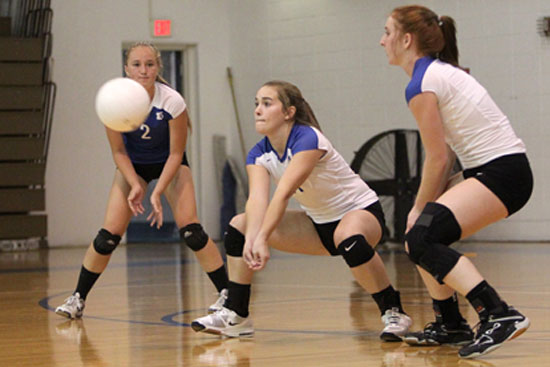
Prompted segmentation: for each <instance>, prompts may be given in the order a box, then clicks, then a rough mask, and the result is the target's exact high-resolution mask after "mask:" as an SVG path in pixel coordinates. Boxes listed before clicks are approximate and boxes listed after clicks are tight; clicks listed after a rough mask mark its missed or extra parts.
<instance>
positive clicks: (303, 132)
mask: <svg viewBox="0 0 550 367" xmlns="http://www.w3.org/2000/svg"><path fill="white" fill-rule="evenodd" d="M315 149H319V150H323V151H324V152H325V153H324V154H323V156H322V157H321V159H320V160H319V161H318V162H317V164H316V165H315V167H314V168H313V171H312V172H311V173H310V175H309V176H308V178H307V179H306V180H305V181H304V183H303V184H302V185H301V186H300V187H299V188H298V190H297V191H296V192H295V193H294V195H293V197H294V198H295V199H296V200H297V201H298V202H299V203H300V206H301V207H302V209H304V210H305V211H306V213H307V214H308V215H309V216H310V217H311V218H312V219H313V221H314V222H315V223H318V224H321V223H328V222H334V221H337V220H340V219H342V217H343V216H344V214H346V213H347V212H349V211H351V210H356V209H363V208H366V207H367V206H369V205H370V204H372V203H374V202H376V201H377V200H378V196H377V195H376V193H375V192H374V191H373V190H371V189H370V188H369V187H368V186H367V184H366V183H365V181H363V180H362V179H361V178H360V177H359V176H358V175H357V174H356V173H355V172H353V170H352V169H351V168H350V166H349V165H348V164H347V163H346V161H345V160H344V158H343V157H342V156H341V155H340V153H338V152H337V151H336V150H335V149H334V148H333V147H332V145H331V143H330V142H329V141H328V139H327V138H326V137H325V136H324V135H323V134H322V133H321V132H320V131H319V130H317V129H316V128H314V127H311V126H306V125H300V124H294V126H293V127H292V130H291V131H290V135H289V137H288V140H287V143H286V149H285V152H284V154H283V156H282V157H279V156H278V154H277V152H276V151H275V149H273V147H272V146H271V143H270V142H269V139H268V138H267V137H265V138H263V139H262V140H261V141H260V142H259V143H258V144H256V145H255V146H254V147H253V148H252V149H251V150H250V152H249V153H248V158H247V159H246V164H255V165H260V166H263V167H264V168H265V169H267V171H268V172H269V174H270V175H271V177H273V179H274V180H275V182H278V181H279V180H280V179H281V177H282V176H283V174H284V171H285V169H286V168H287V167H288V165H289V164H290V161H291V160H292V157H293V156H294V155H295V154H297V153H299V152H302V151H306V150H315Z"/></svg>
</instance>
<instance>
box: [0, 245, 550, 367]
mask: <svg viewBox="0 0 550 367" xmlns="http://www.w3.org/2000/svg"><path fill="white" fill-rule="evenodd" d="M455 248H457V249H458V250H459V251H461V252H463V253H465V254H466V255H467V256H469V257H470V258H471V259H472V260H473V261H474V263H475V264H476V265H478V267H479V269H480V270H481V272H482V274H483V275H484V276H485V277H486V278H487V280H488V281H489V282H490V283H491V284H492V285H494V286H495V287H496V289H497V290H498V291H499V293H500V295H501V296H502V297H503V298H504V299H505V300H506V301H508V303H509V304H511V305H514V306H516V307H517V308H518V309H519V310H520V311H521V312H523V313H524V314H526V315H527V316H528V317H529V318H530V320H531V328H530V329H529V330H528V331H527V332H526V333H525V334H523V335H522V336H521V337H519V338H518V339H515V340H513V341H511V342H507V343H505V344H504V345H503V346H502V347H501V348H500V349H497V350H496V351H494V352H492V353H490V354H488V355H486V356H484V357H482V358H480V359H476V360H461V359H459V358H458V356H457V349H456V348H452V347H410V346H407V345H406V344H404V343H383V342H381V341H380V340H379V338H378V333H379V331H380V330H381V329H382V322H381V320H380V314H379V312H378V310H377V307H376V305H375V303H374V301H373V300H372V298H371V297H370V296H369V295H368V294H366V293H365V292H364V291H363V290H362V289H361V288H359V287H358V286H357V285H356V283H355V282H354V281H353V278H352V276H351V274H350V272H349V270H348V268H347V266H346V265H345V263H344V262H343V260H342V259H340V258H330V257H316V256H302V255H293V254H286V253H281V252H275V251H273V253H272V255H273V256H272V258H271V260H270V262H269V264H268V266H267V268H266V269H265V270H264V271H262V272H260V273H258V274H257V275H256V277H255V279H254V284H253V287H252V298H251V316H252V318H253V320H254V327H255V331H256V334H255V336H254V337H253V338H248V339H222V338H220V337H217V336H214V335H209V334H203V333H195V332H194V331H193V330H192V329H191V328H190V327H189V324H190V323H191V321H192V320H193V319H194V318H196V317H200V316H203V315H204V314H205V311H206V308H207V306H208V305H209V304H210V303H212V302H213V301H214V300H215V299H216V294H215V290H214V288H213V286H212V285H211V283H210V282H209V280H208V278H207V276H206V275H205V274H204V273H203V272H202V270H201V268H200V266H199V265H198V263H197V262H196V261H195V257H194V256H193V254H192V253H191V251H190V250H188V249H187V248H185V247H183V246H181V245H179V244H170V243H157V244H141V245H137V244H134V245H126V246H120V247H119V248H118V249H117V251H116V252H115V253H114V255H113V257H112V259H111V262H110V264H109V266H108V267H107V270H106V271H105V272H104V274H103V275H102V276H101V278H100V279H99V280H98V282H97V284H96V286H95V287H94V289H93V290H92V292H91V293H90V294H89V295H88V299H87V303H86V309H85V311H84V317H83V318H82V319H80V320H73V321H70V320H67V319H64V318H62V317H60V316H58V315H56V314H55V313H54V312H53V310H54V308H55V307H56V306H57V305H59V304H61V303H62V302H63V300H64V299H65V298H66V297H67V296H69V295H70V294H71V292H72V291H73V288H74V286H75V284H76V280H77V276H78V272H79V269H80V266H81V261H82V258H83V256H84V252H85V250H86V249H85V248H83V247H79V248H62V249H50V250H37V251H29V252H4V253H0V284H1V287H0V310H2V312H1V313H0V329H1V330H2V332H1V333H0V345H2V348H1V350H0V365H1V366H15V365H17V366H148V367H151V366H262V367H263V366H301V367H306V366H316V367H319V366H377V367H379V366H385V367H397V366H407V367H415V366H434V367H435V366H438V367H441V366H445V367H450V366H495V367H497V366H498V367H504V366H514V367H516V366H518V365H524V366H529V367H543V366H544V367H547V366H549V365H550V352H549V351H548V349H546V348H547V346H548V345H549V342H550V282H549V279H550V269H549V264H550V262H549V260H550V256H549V255H550V243H475V242H468V243H459V244H456V245H455ZM378 250H379V252H380V254H381V255H382V258H383V260H384V262H385V264H386V266H387V269H388V273H389V275H390V278H391V280H392V282H393V284H394V287H396V288H398V289H399V290H400V291H401V295H402V300H403V305H404V308H405V310H406V312H407V313H408V314H409V315H410V316H411V317H412V318H413V320H414V325H413V329H414V330H418V329H421V328H423V326H424V325H425V324H426V323H428V322H430V321H432V320H433V311H432V309H431V300H430V298H429V296H428V293H427V292H426V290H425V288H424V287H423V285H422V281H421V279H420V277H419V275H418V273H417V272H416V271H415V269H414V267H413V266H412V264H411V263H410V262H409V260H408V258H407V256H406V254H405V253H404V252H403V250H402V247H401V246H400V245H397V244H389V245H382V246H379V249H378ZM460 303H461V309H462V311H463V314H464V316H465V317H466V318H467V319H468V321H470V323H471V325H472V326H473V325H474V324H475V323H476V322H477V316H476V314H475V312H474V311H473V309H472V308H471V307H470V306H468V304H467V303H466V302H465V300H464V298H461V300H460Z"/></svg>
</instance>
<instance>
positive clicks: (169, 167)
mask: <svg viewBox="0 0 550 367" xmlns="http://www.w3.org/2000/svg"><path fill="white" fill-rule="evenodd" d="M181 160H182V155H181V154H170V155H169V156H168V159H167V160H166V163H165V164H164V168H163V169H162V172H161V174H160V176H159V179H158V181H157V184H156V185H155V191H156V192H158V193H159V194H161V193H163V192H164V190H166V187H168V185H169V184H170V182H171V181H172V179H173V178H174V176H175V175H176V172H177V171H178V169H179V167H180V166H181Z"/></svg>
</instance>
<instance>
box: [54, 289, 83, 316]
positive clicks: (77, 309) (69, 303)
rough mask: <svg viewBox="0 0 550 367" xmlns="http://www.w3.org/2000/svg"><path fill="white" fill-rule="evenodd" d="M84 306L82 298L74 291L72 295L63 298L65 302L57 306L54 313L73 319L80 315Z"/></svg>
mask: <svg viewBox="0 0 550 367" xmlns="http://www.w3.org/2000/svg"><path fill="white" fill-rule="evenodd" d="M84 306H85V305H84V300H83V299H82V298H80V293H78V292H76V293H75V294H73V295H72V296H69V297H68V298H67V299H66V300H65V303H63V304H62V305H61V306H59V307H57V308H56V309H55V313H56V314H58V315H61V316H64V317H66V318H68V319H75V318H79V317H82V311H84Z"/></svg>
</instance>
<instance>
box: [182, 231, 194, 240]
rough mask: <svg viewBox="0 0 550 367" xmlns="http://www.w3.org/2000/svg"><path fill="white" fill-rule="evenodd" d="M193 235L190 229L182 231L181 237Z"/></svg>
mask: <svg viewBox="0 0 550 367" xmlns="http://www.w3.org/2000/svg"><path fill="white" fill-rule="evenodd" d="M192 235H193V232H191V231H185V232H184V233H183V238H188V237H191V236H192Z"/></svg>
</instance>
